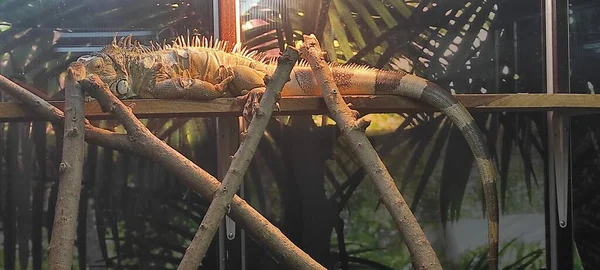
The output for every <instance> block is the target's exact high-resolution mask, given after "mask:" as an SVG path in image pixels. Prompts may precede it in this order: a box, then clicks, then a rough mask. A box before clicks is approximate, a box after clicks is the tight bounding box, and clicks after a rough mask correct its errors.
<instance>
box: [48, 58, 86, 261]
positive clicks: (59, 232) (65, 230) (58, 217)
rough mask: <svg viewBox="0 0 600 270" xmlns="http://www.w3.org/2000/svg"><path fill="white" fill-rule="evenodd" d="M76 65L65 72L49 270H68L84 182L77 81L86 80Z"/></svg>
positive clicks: (82, 117)
mask: <svg viewBox="0 0 600 270" xmlns="http://www.w3.org/2000/svg"><path fill="white" fill-rule="evenodd" d="M77 65H82V64H81V63H79V62H74V63H73V64H72V65H71V66H70V67H69V68H68V75H67V81H66V88H65V91H66V93H65V98H66V103H65V111H66V114H65V117H66V118H67V119H68V121H65V128H64V132H63V134H64V137H63V141H64V143H63V155H62V162H61V163H60V165H59V170H58V172H59V179H60V182H59V185H58V195H57V200H56V210H55V213H56V214H55V215H54V225H53V227H52V237H51V238H50V245H49V248H48V249H49V253H50V254H49V258H48V266H49V269H57V270H58V269H71V265H72V264H73V249H74V247H75V232H76V229H77V213H78V210H79V195H80V194H81V181H82V178H83V159H84V149H85V148H84V144H85V143H84V133H85V131H84V123H83V122H84V121H83V119H84V112H83V103H84V95H83V90H81V86H80V85H79V84H78V83H77V81H78V80H80V79H83V78H84V77H85V70H83V72H81V69H77V68H76V66H77Z"/></svg>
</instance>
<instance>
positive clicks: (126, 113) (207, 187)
mask: <svg viewBox="0 0 600 270" xmlns="http://www.w3.org/2000/svg"><path fill="white" fill-rule="evenodd" d="M80 83H81V84H82V85H83V86H84V89H85V90H86V91H88V92H89V93H90V95H92V96H93V97H94V98H96V100H98V102H99V103H100V105H101V107H102V109H103V110H104V111H106V112H110V113H111V114H112V115H113V116H115V117H116V118H117V119H119V120H120V121H121V123H122V124H123V126H124V127H125V129H126V130H127V134H128V137H129V140H130V142H131V143H132V147H133V149H134V150H135V151H136V152H137V153H139V154H142V155H145V156H147V157H150V158H151V159H152V160H154V161H155V162H157V163H160V164H161V165H162V166H163V167H164V168H166V169H167V170H169V171H170V172H172V173H174V174H175V175H176V176H177V178H178V179H179V180H181V181H182V182H183V184H184V185H186V186H187V187H189V188H190V189H192V190H194V191H196V192H198V193H199V194H200V195H201V196H202V197H204V198H205V199H207V200H211V199H212V197H213V195H214V194H215V192H217V191H218V188H219V184H220V183H219V181H217V179H215V178H214V177H213V176H212V175H210V174H209V173H207V172H206V171H204V170H203V169H202V168H200V167H198V166H197V165H196V164H194V163H193V162H191V161H190V160H188V159H187V158H185V156H183V155H182V154H180V153H179V152H177V151H176V150H174V149H173V148H171V147H169V145H167V144H166V143H165V142H163V141H161V140H160V139H158V138H157V137H156V136H154V134H152V133H151V132H150V131H149V130H148V129H147V128H146V127H145V126H144V125H143V124H142V123H141V122H140V121H139V120H137V118H136V117H135V116H134V115H133V113H132V112H131V109H130V108H129V107H127V106H125V105H124V104H123V103H122V102H121V101H120V100H119V99H117V98H116V97H115V96H114V95H112V93H111V92H110V90H109V89H108V86H106V84H104V83H103V82H102V81H101V80H100V78H98V77H97V76H92V77H90V78H88V79H85V80H82V81H80ZM229 211H230V212H228V215H229V216H230V217H231V218H232V219H233V220H235V221H236V222H238V223H240V224H241V225H242V226H243V227H244V228H245V229H246V230H248V232H249V233H250V234H251V235H252V237H254V238H255V239H256V240H257V241H258V242H259V243H261V244H262V245H263V246H264V247H265V248H266V249H267V250H269V252H270V253H271V254H273V255H274V256H275V257H276V258H277V259H278V260H279V261H281V262H283V263H284V264H285V265H286V266H287V267H288V268H294V269H324V267H323V266H321V265H320V264H319V263H317V262H316V261H315V260H313V259H312V258H311V257H310V256H308V255H307V254H306V253H305V252H304V251H302V250H301V249H299V248H298V247H297V246H296V245H294V244H293V243H292V242H291V241H290V240H289V239H288V238H287V237H286V236H285V235H284V234H283V233H281V231H280V230H279V229H278V228H277V227H275V226H273V224H271V223H270V222H269V221H268V220H267V219H265V218H264V217H263V216H262V215H260V213H258V212H257V211H256V210H255V209H254V208H252V207H251V206H250V205H248V203H246V201H244V200H243V199H242V198H240V197H239V196H234V197H233V200H232V203H231V208H230V210H229Z"/></svg>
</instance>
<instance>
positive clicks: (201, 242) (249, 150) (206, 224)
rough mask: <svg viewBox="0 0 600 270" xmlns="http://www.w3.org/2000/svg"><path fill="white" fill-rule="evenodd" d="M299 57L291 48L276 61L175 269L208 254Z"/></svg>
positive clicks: (188, 268)
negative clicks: (242, 134)
mask: <svg viewBox="0 0 600 270" xmlns="http://www.w3.org/2000/svg"><path fill="white" fill-rule="evenodd" d="M298 57H299V56H298V51H296V50H295V49H293V48H291V47H288V48H287V50H286V51H285V52H284V53H283V55H282V56H280V57H279V60H278V62H277V68H276V69H275V72H274V73H273V76H272V77H271V78H269V80H268V82H267V89H266V91H265V92H264V95H263V96H262V98H261V100H260V106H259V107H258V111H255V112H254V116H253V118H252V122H250V126H249V127H248V131H247V133H246V136H245V137H244V140H243V141H242V143H241V144H240V147H239V148H238V150H237V152H236V153H235V154H234V155H233V158H232V160H231V165H230V167H229V170H228V171H227V174H225V178H224V179H223V182H222V183H221V186H220V187H219V189H218V191H217V192H215V195H214V197H213V200H212V202H211V204H210V206H209V207H208V210H207V211H206V214H205V215H204V218H203V219H202V222H201V223H200V226H199V227H198V230H197V231H196V235H194V239H192V242H191V243H190V245H189V247H188V248H187V249H186V251H185V254H184V255H183V259H182V260H181V263H180V264H179V267H178V268H177V269H181V270H194V269H198V267H199V266H200V264H201V262H202V259H203V258H204V256H205V254H206V250H208V246H209V245H210V242H211V240H212V239H213V237H214V235H215V232H216V231H217V229H218V228H219V225H220V224H221V220H223V217H224V216H225V214H228V213H229V210H230V209H231V205H230V203H231V200H232V199H233V196H234V195H235V194H236V192H237V191H238V189H239V188H240V185H241V183H242V181H243V179H244V174H245V173H246V170H247V169H248V166H249V165H250V161H252V158H253V157H254V153H255V152H256V148H257V147H258V143H259V142H260V139H261V138H262V135H263V133H264V132H265V129H266V128H267V124H268V123H269V120H270V119H271V115H272V112H273V108H274V106H275V103H276V102H277V99H278V98H279V96H280V93H281V90H282V89H283V86H284V85H285V84H286V83H287V82H288V81H289V80H290V72H291V71H292V68H294V65H295V64H296V61H298Z"/></svg>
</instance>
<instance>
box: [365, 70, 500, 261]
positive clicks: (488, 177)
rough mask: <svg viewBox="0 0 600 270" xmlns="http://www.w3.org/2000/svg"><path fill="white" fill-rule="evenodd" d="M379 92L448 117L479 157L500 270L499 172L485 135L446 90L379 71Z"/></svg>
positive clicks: (491, 245)
mask: <svg viewBox="0 0 600 270" xmlns="http://www.w3.org/2000/svg"><path fill="white" fill-rule="evenodd" d="M376 72H377V74H376V79H375V92H376V93H377V94H390V95H398V96H406V97H411V98H415V99H418V100H420V101H423V102H426V103H428V104H429V105H432V106H434V107H436V108H438V109H439V110H441V111H442V112H443V113H444V114H446V115H447V116H448V117H449V118H450V119H451V120H452V122H453V123H454V125H455V126H457V127H458V128H459V129H460V131H461V133H462V134H463V136H464V137H465V139H466V140H467V142H468V144H469V146H470V147H471V151H472V152H473V155H474V156H475V160H476V162H477V166H478V168H479V172H480V174H481V181H482V183H483V192H484V196H485V207H486V212H487V218H488V242H489V269H493V270H496V269H497V267H498V194H497V191H496V172H495V168H494V165H493V163H492V159H491V156H490V154H489V152H488V150H487V146H486V145H485V143H484V139H483V134H482V133H481V131H480V130H479V127H478V126H477V124H476V123H475V121H474V119H473V117H472V116H471V114H470V113H469V112H468V111H467V110H466V109H465V107H464V106H463V105H461V104H460V103H458V101H457V100H456V99H455V98H454V97H453V96H452V95H451V94H450V93H449V92H448V91H446V90H444V89H442V88H441V87H439V86H437V85H436V84H434V83H432V82H429V81H427V80H425V79H423V78H420V77H417V76H415V75H412V74H407V73H404V72H396V71H383V70H378V71H376Z"/></svg>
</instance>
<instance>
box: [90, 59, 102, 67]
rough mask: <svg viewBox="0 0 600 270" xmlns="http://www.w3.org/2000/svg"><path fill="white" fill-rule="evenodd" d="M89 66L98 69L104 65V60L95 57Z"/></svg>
mask: <svg viewBox="0 0 600 270" xmlns="http://www.w3.org/2000/svg"><path fill="white" fill-rule="evenodd" d="M90 64H91V65H92V67H94V68H97V69H99V68H101V67H102V65H104V60H102V58H100V57H96V58H94V60H93V61H92V62H91V63H90Z"/></svg>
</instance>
